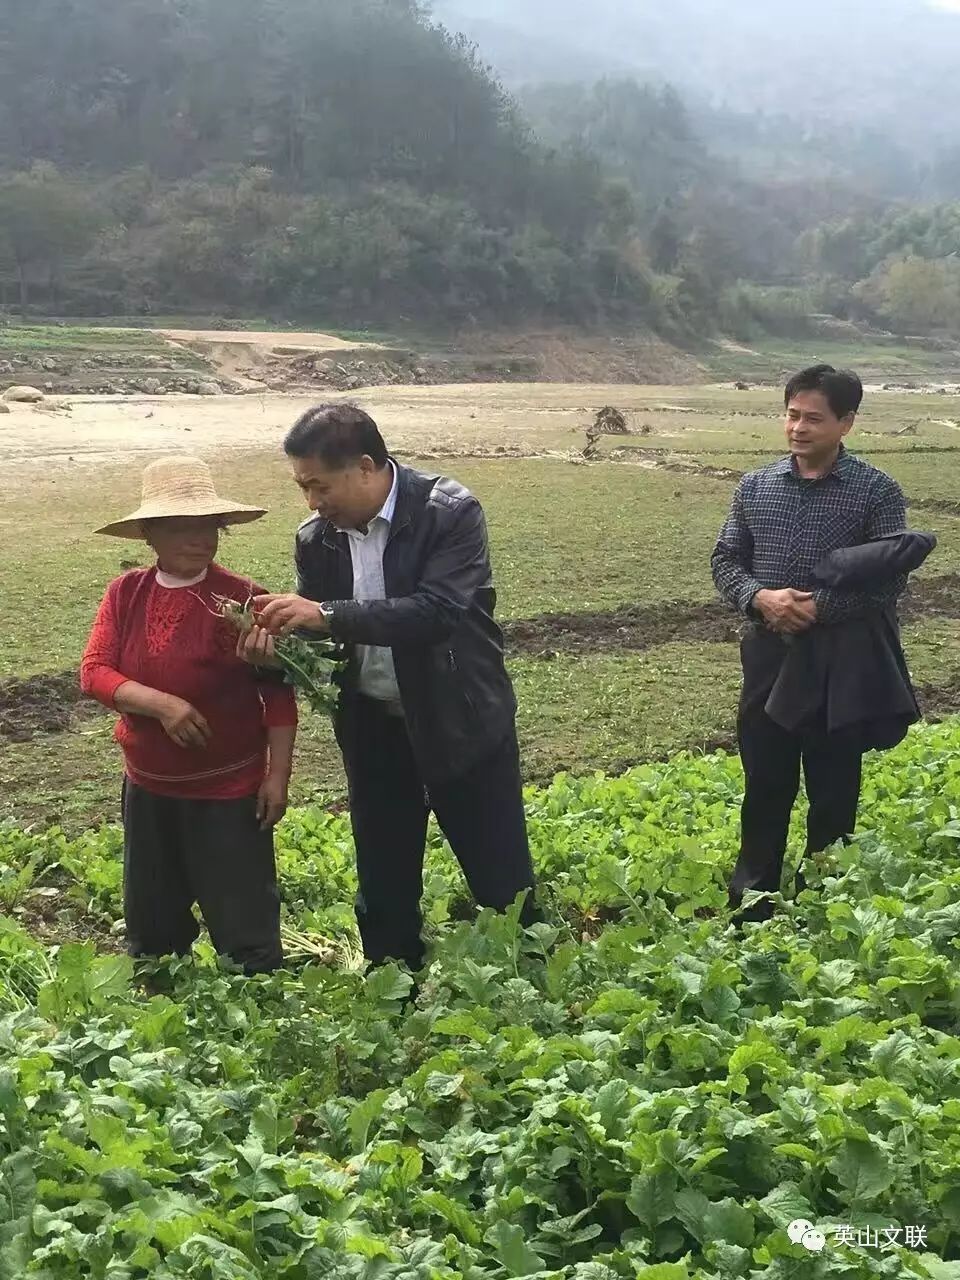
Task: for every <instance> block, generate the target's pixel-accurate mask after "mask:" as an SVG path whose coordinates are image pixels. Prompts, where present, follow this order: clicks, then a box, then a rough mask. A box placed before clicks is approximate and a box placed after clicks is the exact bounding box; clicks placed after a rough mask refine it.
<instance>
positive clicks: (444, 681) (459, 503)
mask: <svg viewBox="0 0 960 1280" xmlns="http://www.w3.org/2000/svg"><path fill="white" fill-rule="evenodd" d="M392 461H393V462H394V465H395V466H396V468H397V473H398V484H397V499H396V507H395V510H394V517H393V521H392V524H391V528H390V534H389V538H388V541H387V546H386V550H385V551H384V556H383V577H384V586H385V590H386V595H387V598H386V599H385V600H365V601H355V600H354V599H353V598H352V597H353V565H352V561H351V557H350V547H349V545H348V539H347V536H346V534H343V533H340V532H338V531H337V529H336V528H335V526H334V525H333V524H331V523H330V521H328V520H323V519H321V518H320V517H319V516H313V517H311V518H310V519H309V520H307V521H305V522H304V524H303V525H301V527H300V529H299V531H298V533H297V545H296V563H297V590H298V592H299V594H300V595H302V596H305V597H306V598H307V599H309V600H316V601H318V602H323V603H325V604H327V605H330V606H332V609H333V614H332V617H331V618H330V633H331V635H332V637H333V639H334V640H337V641H340V642H341V643H343V644H344V646H345V648H346V650H347V653H348V655H349V656H350V658H351V661H350V663H349V665H348V667H347V670H346V673H345V677H344V680H343V695H342V697H341V710H340V712H339V716H340V717H343V716H345V715H348V714H349V706H350V700H351V698H352V697H354V696H355V693H356V676H357V664H356V661H355V658H354V655H353V654H352V649H353V647H354V646H355V645H376V646H384V647H389V648H390V649H392V651H393V660H394V666H395V668H396V674H397V685H398V687H399V689H400V700H401V703H402V705H403V711H404V715H405V717H406V722H407V729H408V732H409V734H410V740H411V743H412V745H413V751H414V755H415V757H416V760H417V764H418V766H419V769H420V773H421V776H422V777H423V779H424V782H425V783H426V784H428V785H429V784H430V783H437V782H441V781H444V780H446V779H449V778H453V777H457V776H459V775H462V774H463V773H465V772H466V771H467V770H469V769H470V768H471V767H472V766H473V765H474V764H475V763H477V762H478V761H479V760H480V759H482V758H483V756H484V755H487V754H489V752H490V751H492V750H493V749H495V748H496V747H497V746H498V745H499V744H500V743H501V742H502V741H503V739H504V738H505V736H506V735H507V734H508V733H509V732H510V731H511V730H512V729H513V726H514V718H515V714H516V698H515V695H514V691H513V685H512V683H511V681H510V677H509V676H508V674H507V670H506V667H505V665H504V657H503V634H502V632H501V630H500V628H499V627H498V626H497V624H496V622H495V621H494V618H493V613H494V608H495V605H496V591H495V590H494V587H493V576H492V571H491V567H490V555H489V550H488V546H487V529H486V521H485V519H484V514H483V508H482V507H481V506H480V503H479V502H478V501H477V499H476V498H475V497H474V496H473V495H472V494H471V493H470V492H469V491H468V490H467V489H465V488H464V487H463V486H462V485H461V484H458V483H457V481H455V480H450V479H447V478H446V477H444V476H437V475H426V474H424V473H422V472H419V471H415V470H413V469H412V468H411V467H405V466H402V465H401V464H400V463H398V462H396V460H392Z"/></svg>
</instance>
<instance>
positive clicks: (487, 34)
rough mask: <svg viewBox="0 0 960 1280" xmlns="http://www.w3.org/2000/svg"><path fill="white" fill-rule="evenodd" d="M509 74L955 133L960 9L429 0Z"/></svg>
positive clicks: (938, 136)
mask: <svg viewBox="0 0 960 1280" xmlns="http://www.w3.org/2000/svg"><path fill="white" fill-rule="evenodd" d="M432 11H433V13H434V16H435V18H436V19H437V20H438V21H441V22H443V23H445V24H446V25H449V26H451V27H454V28H456V29H458V30H462V31H464V32H465V33H466V34H467V35H468V36H469V37H471V38H472V39H474V40H476V41H477V42H478V43H479V45H480V47H481V51H482V53H483V56H484V57H485V58H486V59H487V60H489V61H490V62H492V63H493V65H494V66H495V67H496V69H497V71H498V72H499V73H500V74H501V75H502V76H503V77H504V78H505V79H506V80H507V81H508V82H509V83H510V84H512V85H522V84H529V83H530V82H532V81H537V80H541V79H574V78H582V79H594V78H596V76H597V74H598V72H599V73H600V74H602V73H605V72H613V73H621V74H622V73H623V72H625V71H629V72H631V73H633V74H636V75H638V76H639V77H640V78H641V79H663V80H666V81H670V82H672V83H674V84H676V85H678V86H679V87H681V88H682V89H683V90H685V91H686V92H687V93H688V94H691V93H692V94H693V95H695V96H697V97H701V96H703V97H706V98H707V99H709V101H710V102H711V103H712V104H713V105H715V106H725V107H729V108H732V109H734V110H739V111H763V112H768V113H774V114H784V113H785V114H788V115H791V116H794V117H796V118H797V119H799V120H805V121H831V122H833V123H836V122H838V121H844V122H847V121H849V122H851V123H854V124H856V125H857V126H859V127H864V126H866V127H871V128H877V129H881V130H885V131H889V132H891V133H893V134H894V135H895V136H896V137H897V138H898V139H899V140H901V141H906V142H912V143H914V144H915V145H916V146H917V147H919V148H922V149H924V150H928V149H930V148H935V147H937V146H939V145H941V144H942V143H944V142H945V141H948V140H950V139H951V137H955V136H956V132H957V121H958V119H960V76H958V75H957V61H958V53H960V11H951V10H949V9H948V8H946V7H943V8H941V7H937V6H935V5H934V4H933V3H928V0H805V3H804V4H803V5H797V4H796V3H795V0H731V2H729V3H723V4H718V3H717V0H672V3H670V4H667V5H665V4H654V3H652V2H651V0H640V2H639V3H631V4H623V3H622V0H592V3H591V4H589V5H583V4H582V3H581V0H434V3H433V5H432Z"/></svg>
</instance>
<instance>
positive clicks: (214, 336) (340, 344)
mask: <svg viewBox="0 0 960 1280" xmlns="http://www.w3.org/2000/svg"><path fill="white" fill-rule="evenodd" d="M155 332H157V333H159V334H162V336H163V337H164V338H170V339H171V340H172V341H173V342H187V343H195V342H203V343H207V342H209V343H213V344H215V345H216V346H231V345H234V344H239V345H240V346H244V347H269V348H271V349H272V348H274V347H299V348H300V349H301V350H302V351H358V350H359V349H360V348H366V349H367V350H370V351H382V350H383V347H382V346H381V345H380V343H377V342H362V341H359V342H349V341H347V339H346V338H335V337H334V336H333V334H332V333H287V332H283V331H281V332H273V333H266V332H264V333H261V332H258V331H255V330H248V329H157V330H155Z"/></svg>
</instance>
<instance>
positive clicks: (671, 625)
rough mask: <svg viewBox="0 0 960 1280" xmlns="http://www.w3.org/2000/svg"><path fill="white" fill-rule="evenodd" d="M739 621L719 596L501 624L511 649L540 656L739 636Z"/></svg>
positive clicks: (653, 646) (638, 647)
mask: <svg viewBox="0 0 960 1280" xmlns="http://www.w3.org/2000/svg"><path fill="white" fill-rule="evenodd" d="M739 627H740V622H739V620H738V619H737V617H736V616H735V615H734V614H732V613H731V612H730V610H729V609H727V608H725V606H724V605H723V604H721V603H720V602H719V601H716V602H714V601H709V602H707V603H704V604H691V603H685V602H683V601H678V602H676V603H673V604H655V605H636V606H632V607H628V608H624V609H616V610H613V611H611V612H608V613H553V614H542V615H541V616H540V617H538V618H527V619H522V620H519V621H509V622H505V623H504V624H503V631H504V635H505V638H506V641H507V647H508V651H509V652H511V653H525V654H530V655H533V656H537V657H548V656H550V655H551V654H557V653H611V652H616V651H617V650H630V651H632V652H638V651H641V652H642V651H643V650H645V649H653V648H657V647H658V646H659V645H663V644H670V643H671V642H673V641H677V640H680V641H687V642H690V643H696V642H704V641H706V642H712V643H716V642H718V641H719V642H723V641H735V640H737V638H738V636H739Z"/></svg>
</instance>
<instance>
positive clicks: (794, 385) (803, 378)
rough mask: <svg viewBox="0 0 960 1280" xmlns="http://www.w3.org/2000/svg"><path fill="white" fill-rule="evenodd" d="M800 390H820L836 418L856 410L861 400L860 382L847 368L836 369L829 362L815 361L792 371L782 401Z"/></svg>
mask: <svg viewBox="0 0 960 1280" xmlns="http://www.w3.org/2000/svg"><path fill="white" fill-rule="evenodd" d="M801 391H819V392H821V394H822V395H824V396H825V397H826V401H827V404H829V406H830V408H831V409H832V410H833V413H834V415H835V416H836V417H838V418H846V417H847V416H848V415H849V414H851V413H856V412H857V410H858V409H859V408H860V405H861V404H862V403H863V383H862V382H861V381H860V379H859V377H858V376H857V375H856V374H855V373H852V372H851V371H850V370H849V369H839V370H837V369H835V368H834V367H833V365H832V364H815V365H813V366H812V367H811V368H809V369H803V370H801V372H800V373H795V374H794V375H793V377H792V378H791V379H790V381H789V382H788V383H787V388H786V391H785V392H784V397H783V403H784V405H785V406H786V407H787V408H789V407H790V401H791V400H792V399H793V397H794V396H795V395H797V394H798V393H799V392H801Z"/></svg>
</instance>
